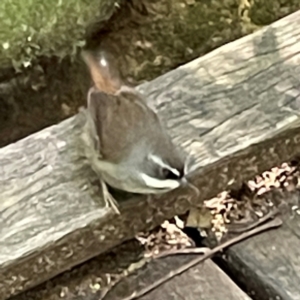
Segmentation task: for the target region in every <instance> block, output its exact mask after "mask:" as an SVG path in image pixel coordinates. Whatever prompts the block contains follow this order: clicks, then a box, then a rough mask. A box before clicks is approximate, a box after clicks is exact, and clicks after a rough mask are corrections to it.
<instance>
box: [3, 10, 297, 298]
mask: <svg viewBox="0 0 300 300" xmlns="http://www.w3.org/2000/svg"><path fill="white" fill-rule="evenodd" d="M299 16H300V13H299V12H297V13H295V14H293V15H290V16H288V17H286V18H284V19H282V20H280V21H278V22H276V23H274V24H273V25H272V26H269V27H267V28H265V29H263V30H261V31H259V32H256V33H255V34H253V35H251V36H247V37H244V38H242V39H241V40H238V41H235V42H233V43H231V44H228V45H225V46H223V47H221V48H220V49H217V50H215V51H213V52H212V53H210V54H208V55H206V56H205V57H202V58H199V59H197V60H195V61H193V62H191V63H189V64H187V65H185V66H183V67H180V68H178V69H176V70H174V71H172V72H170V73H168V74H165V75H164V76H161V77H160V78H158V79H156V80H154V81H152V82H150V83H147V84H144V85H143V86H141V87H140V88H139V89H140V90H142V92H144V93H145V94H146V95H147V96H148V97H149V104H150V105H151V106H153V107H155V109H157V110H158V111H159V114H160V116H161V118H162V119H163V120H164V121H165V122H166V124H167V127H168V128H169V131H170V134H171V135H172V137H173V138H174V140H175V142H176V143H177V144H179V145H181V146H182V147H183V148H184V149H186V150H187V151H188V152H192V153H194V155H195V156H196V161H195V169H197V170H196V171H195V172H194V173H193V174H191V176H190V180H191V181H193V182H194V183H195V184H196V185H197V186H198V187H199V188H200V192H201V196H200V198H199V199H197V201H198V202H199V201H202V200H204V199H207V198H209V197H212V196H214V195H215V194H216V193H218V192H220V191H222V190H224V189H225V188H226V187H228V185H229V184H232V183H235V184H239V183H240V182H241V181H242V180H245V179H249V178H250V177H252V176H253V175H255V174H257V173H259V172H262V171H264V170H266V169H269V168H270V167H272V166H274V165H276V164H278V163H279V162H281V161H284V160H286V159H289V158H291V157H293V156H295V155H296V154H297V153H298V151H297V148H298V144H299V143H300V132H299V129H298V126H299V119H298V115H297V114H295V113H293V111H291V110H295V109H297V106H298V102H299V99H298V98H299V97H298V96H299V92H298V87H299V85H300V80H299V78H300V77H299V61H300V54H299V40H300V36H299V32H300V26H299V21H298V19H299ZM82 122H83V117H82V116H81V115H77V116H75V117H73V118H70V119H68V120H66V121H64V122H62V123H60V124H58V125H56V126H52V127H49V128H47V129H45V130H43V131H41V132H38V133H36V134H34V135H32V136H29V137H28V138H26V139H23V140H21V141H19V142H17V143H15V144H11V145H9V146H7V147H5V148H2V149H0V169H1V173H0V197H1V198H0V211H1V219H0V228H1V235H0V249H1V252H0V295H1V297H2V298H5V297H8V296H9V295H11V294H15V293H18V292H20V291H21V290H24V289H27V288H29V287H31V286H34V285H36V284H38V283H39V282H42V281H44V280H46V279H49V278H51V277H53V276H55V275H56V274H58V273H60V272H63V271H64V270H66V269H68V268H70V267H71V266H74V265H76V264H78V263H80V262H82V261H85V260H87V259H88V258H90V257H93V256H95V255H97V254H99V253H101V252H104V251H106V250H107V249H109V248H111V247H113V246H114V245H116V244H118V243H120V242H122V241H124V240H126V239H129V238H131V237H132V236H133V235H134V234H135V233H136V232H137V231H140V230H145V229H150V228H152V227H154V226H156V225H158V224H159V223H161V222H162V221H163V220H164V219H165V218H170V217H172V216H174V215H175V214H181V213H184V212H185V211H186V210H187V209H188V207H189V205H190V203H189V201H187V199H186V198H187V197H185V196H187V190H185V189H183V188H182V189H179V190H178V191H174V192H172V193H169V194H168V195H165V196H163V197H161V198H156V199H154V198H152V199H148V200H147V201H146V200H145V198H139V197H131V198H130V199H129V200H128V201H123V202H122V204H121V216H119V217H115V216H114V215H113V214H112V213H111V211H109V210H108V209H106V208H104V207H103V204H102V201H101V199H100V193H99V191H98V190H97V187H96V186H95V185H93V184H92V182H93V181H94V180H95V175H94V174H93V172H92V171H91V169H90V168H89V166H88V165H87V163H86V161H85V160H84V159H82V158H80V142H79V133H80V130H81V127H82ZM191 195H192V193H191V192H189V197H192V196H191ZM190 200H191V202H194V203H195V202H196V199H190ZM100 202H101V203H100Z"/></svg>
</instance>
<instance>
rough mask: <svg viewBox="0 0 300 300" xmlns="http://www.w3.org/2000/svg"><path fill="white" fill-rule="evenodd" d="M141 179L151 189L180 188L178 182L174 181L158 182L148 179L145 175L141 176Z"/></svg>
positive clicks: (158, 180)
mask: <svg viewBox="0 0 300 300" xmlns="http://www.w3.org/2000/svg"><path fill="white" fill-rule="evenodd" d="M141 177H142V179H143V180H144V182H145V184H146V185H147V186H148V187H151V188H156V189H168V190H172V189H175V188H177V187H179V186H180V182H179V181H176V180H171V179H166V180H160V179H156V178H153V177H150V176H148V175H146V174H141Z"/></svg>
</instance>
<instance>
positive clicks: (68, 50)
mask: <svg viewBox="0 0 300 300" xmlns="http://www.w3.org/2000/svg"><path fill="white" fill-rule="evenodd" d="M116 2H117V1H114V0H1V1H0V64H1V67H6V66H8V67H9V66H11V65H13V66H14V67H15V68H16V69H20V67H22V66H23V67H27V66H29V65H30V64H31V63H32V61H34V60H35V58H36V57H39V56H46V57H50V56H53V55H55V56H57V57H60V58H63V57H65V56H66V55H71V56H72V54H74V53H76V50H77V48H78V47H82V46H83V45H84V37H85V34H86V30H87V29H88V28H89V27H90V26H91V25H92V24H94V23H96V22H98V21H101V20H104V19H106V18H108V17H110V16H111V14H112V13H113V10H114V7H116V5H115V3H116Z"/></svg>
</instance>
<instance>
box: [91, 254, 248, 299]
mask: <svg viewBox="0 0 300 300" xmlns="http://www.w3.org/2000/svg"><path fill="white" fill-rule="evenodd" d="M193 258H195V256H194V255H186V256H180V255H179V256H173V257H166V258H163V259H159V260H154V261H152V262H150V263H149V264H148V265H147V266H145V267H143V268H141V269H139V270H138V271H137V272H135V273H134V274H132V275H130V276H128V277H126V278H125V279H123V280H122V281H120V282H119V283H118V284H117V285H116V286H115V287H114V288H113V289H112V290H111V291H110V292H109V293H108V294H107V295H106V297H105V298H104V299H105V300H121V299H124V298H125V297H128V296H130V295H132V294H133V293H134V292H139V291H140V290H142V289H143V288H145V287H147V286H149V285H151V284H153V283H154V282H156V281H157V280H159V279H161V278H162V277H164V276H166V275H167V274H168V273H169V272H172V271H173V270H175V269H177V268H179V267H180V266H182V265H183V264H185V263H188V262H189V261H191V260H192V259H193ZM98 298H99V296H98ZM98 298H97V295H96V297H95V298H94V299H95V300H96V299H98ZM139 299H143V300H151V299H161V300H179V299H185V300H193V299H199V300H207V299H209V300H220V299H232V300H235V299H236V300H250V299H251V298H250V297H249V296H247V295H246V294H245V293H244V292H243V291H242V290H241V289H240V288H239V287H238V286H237V285H236V284H235V283H234V282H233V281H232V280H231V279H230V278H229V277H228V276H227V275H226V274H225V273H224V272H223V271H222V270H221V269H219V268H218V267H217V266H216V265H215V264H214V263H213V262H212V261H211V260H207V261H205V262H204V263H201V264H198V265H197V266H195V267H193V268H191V269H189V270H187V271H185V272H184V273H182V274H180V275H178V276H175V277H173V278H172V279H171V280H169V281H167V282H166V283H164V284H162V285H161V286H159V287H157V288H156V289H154V290H153V291H151V292H149V293H148V294H145V295H144V296H142V297H140V298H139ZM91 300H93V299H91Z"/></svg>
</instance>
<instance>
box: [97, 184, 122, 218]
mask: <svg viewBox="0 0 300 300" xmlns="http://www.w3.org/2000/svg"><path fill="white" fill-rule="evenodd" d="M100 183H101V187H102V194H103V199H104V201H105V206H106V207H109V204H110V205H111V207H112V209H113V210H114V211H115V212H116V213H117V214H118V215H119V214H120V211H119V209H118V202H117V201H116V199H115V198H114V197H113V196H112V195H111V193H110V192H109V191H108V188H107V185H106V183H105V182H104V181H103V180H102V179H100Z"/></svg>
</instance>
